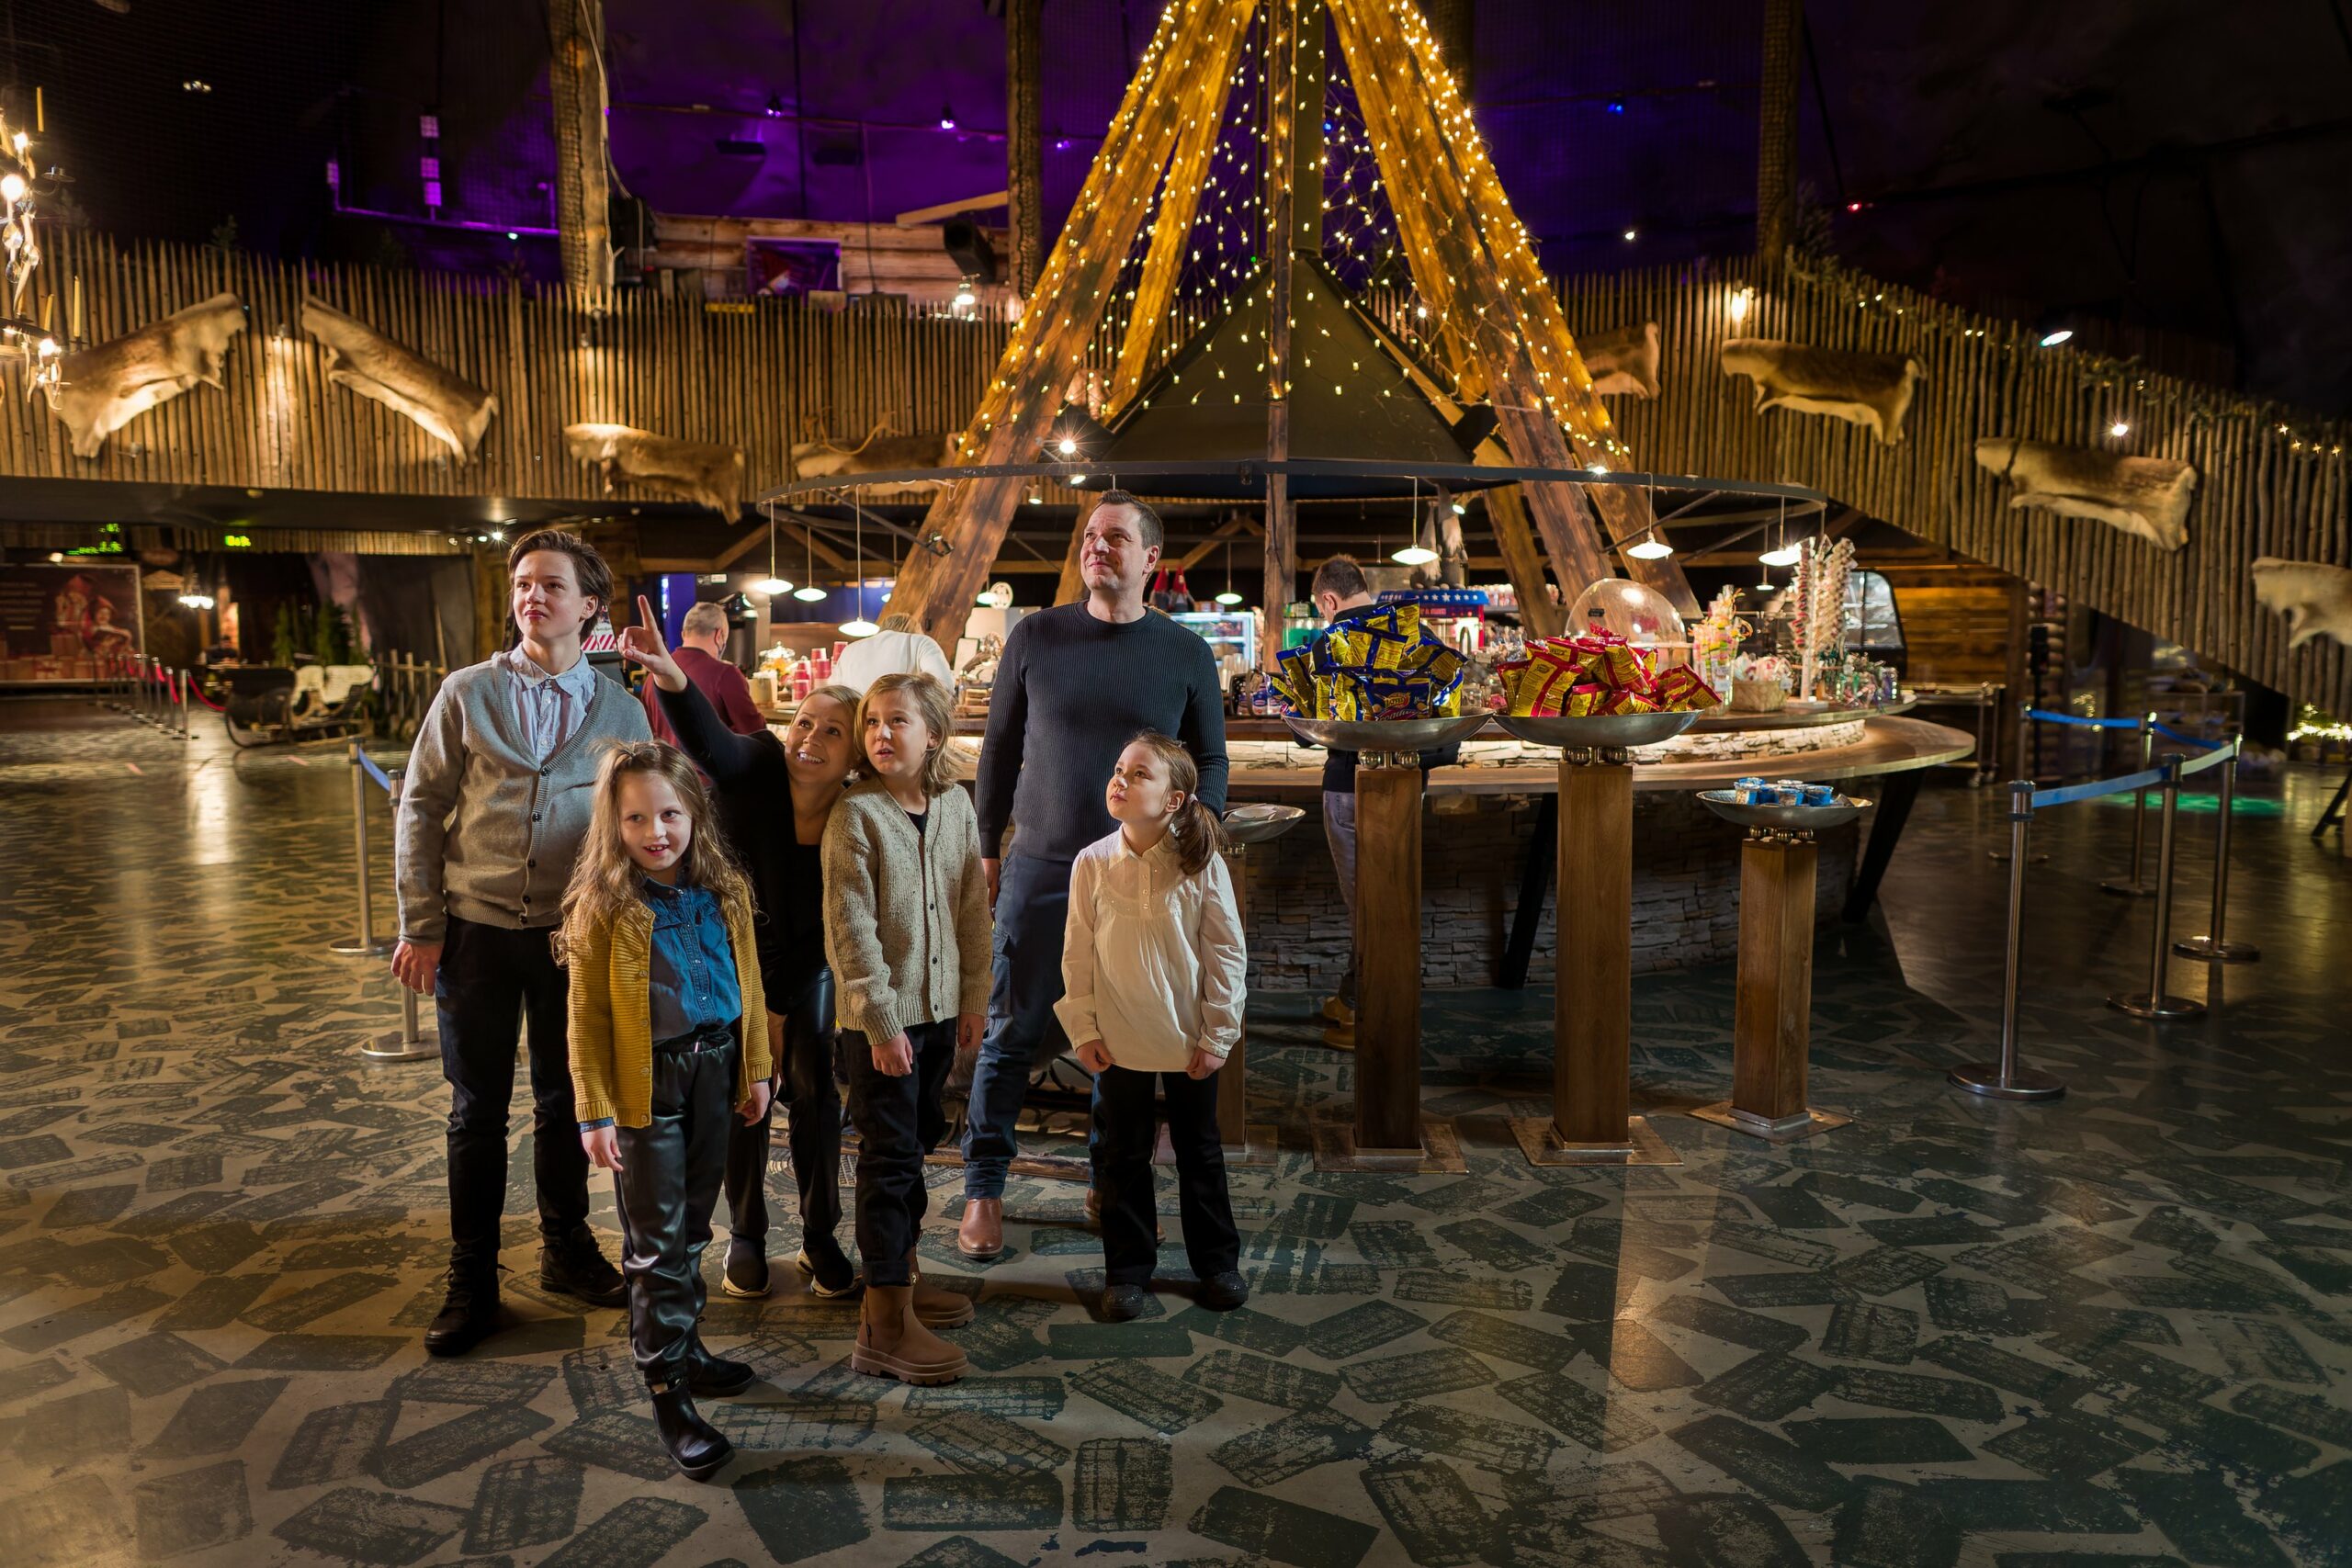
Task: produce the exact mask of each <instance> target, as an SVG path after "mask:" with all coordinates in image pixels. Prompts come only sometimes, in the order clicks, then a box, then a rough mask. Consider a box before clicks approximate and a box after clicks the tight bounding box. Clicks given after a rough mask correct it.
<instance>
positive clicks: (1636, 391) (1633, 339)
mask: <svg viewBox="0 0 2352 1568" xmlns="http://www.w3.org/2000/svg"><path fill="white" fill-rule="evenodd" d="M1577 356H1578V357H1579V358H1581V359H1582V360H1583V361H1584V368H1585V373H1586V374H1587V375H1589V376H1590V377H1591V378H1592V389H1593V390H1594V391H1595V392H1597V393H1599V394H1600V396H1602V397H1604V398H1655V397H1657V322H1656V321H1644V322H1642V323H1641V324H1640V325H1639V326H1633V327H1617V328H1614V329H1612V330H1611V331H1609V332H1605V333H1591V334H1590V335H1589V336H1586V337H1580V338H1578V339H1577Z"/></svg>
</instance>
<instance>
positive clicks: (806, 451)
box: [792, 431, 956, 490]
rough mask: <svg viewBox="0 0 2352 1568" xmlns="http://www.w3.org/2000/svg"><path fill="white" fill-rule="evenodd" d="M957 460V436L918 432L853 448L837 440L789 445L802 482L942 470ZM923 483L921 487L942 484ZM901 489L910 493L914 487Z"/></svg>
mask: <svg viewBox="0 0 2352 1568" xmlns="http://www.w3.org/2000/svg"><path fill="white" fill-rule="evenodd" d="M955 461H956V437H955V436H954V435H952V434H936V433H933V432H928V431H925V432H920V433H918V434H913V435H869V436H867V437H866V438H865V441H864V442H863V443H861V444H860V445H858V446H842V444H841V443H839V442H837V441H797V442H795V443H793V446H792V472H793V474H794V476H795V477H796V478H798V479H828V478H831V477H832V476H833V475H836V474H840V475H853V474H888V473H899V472H902V471H903V470H905V469H908V468H949V467H952V466H953V465H954V463H955ZM944 482H945V481H944V480H938V481H933V480H924V481H922V485H923V486H930V485H933V484H935V483H944ZM903 488H906V489H909V490H913V489H916V488H919V487H918V486H916V485H908V486H905V487H903Z"/></svg>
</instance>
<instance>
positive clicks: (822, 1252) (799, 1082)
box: [621, 600, 858, 1297]
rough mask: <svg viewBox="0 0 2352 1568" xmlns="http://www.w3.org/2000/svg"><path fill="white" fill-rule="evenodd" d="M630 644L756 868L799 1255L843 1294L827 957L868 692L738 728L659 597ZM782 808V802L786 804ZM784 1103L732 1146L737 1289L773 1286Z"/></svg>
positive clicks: (730, 1277) (730, 1192) (818, 1280)
mask: <svg viewBox="0 0 2352 1568" xmlns="http://www.w3.org/2000/svg"><path fill="white" fill-rule="evenodd" d="M621 651H622V653H623V654H625V655H626V656H627V657H628V658H629V659H631V660H635V661H636V662H637V663H639V664H641V665H643V666H644V667H645V671H646V673H647V675H648V676H649V677H650V679H649V680H648V682H647V689H648V690H649V691H651V692H654V693H656V694H657V697H656V700H657V701H658V702H659V703H660V704H661V707H662V716H664V717H665V718H666V719H668V721H669V723H670V727H671V728H672V729H673V731H674V732H675V733H676V735H677V737H678V747H679V750H683V751H684V752H685V754H686V755H687V756H689V757H691V758H693V759H694V761H695V765H696V766H697V767H699V768H701V769H702V770H703V772H704V773H707V774H708V775H709V776H710V781H711V789H712V792H713V794H715V795H717V797H718V818H719V824H720V826H721V828H722V829H723V830H724V831H725V833H726V835H727V840H728V842H729V844H731V845H732V846H733V847H734V850H735V854H736V857H737V858H738V859H739V860H740V861H741V862H742V864H743V867H744V869H745V871H746V872H748V873H749V874H750V876H751V879H752V902H753V903H754V904H755V905H756V906H757V907H758V909H759V913H760V919H759V922H758V926H757V933H758V947H759V960H760V981H761V985H762V987H763V989H764V990H765V992H766V994H767V1012H768V1017H767V1027H768V1040H769V1044H770V1055H771V1056H772V1058H773V1059H774V1060H775V1063H776V1065H777V1070H778V1072H779V1074H780V1075H781V1078H782V1089H781V1090H780V1091H779V1093H778V1094H777V1096H776V1098H777V1100H780V1101H781V1102H782V1103H783V1104H784V1105H785V1107H786V1111H787V1112H788V1114H789V1115H790V1117H791V1122H790V1132H789V1136H790V1139H791V1145H792V1171H793V1176H794V1179H796V1180H797V1183H798V1185H799V1190H800V1234H801V1242H800V1256H799V1257H798V1258H797V1259H796V1262H797V1264H798V1266H799V1268H800V1270H801V1272H803V1273H804V1274H806V1275H808V1276H809V1290H810V1291H811V1292H814V1293H815V1294H817V1295H820V1296H825V1297H837V1296H845V1295H847V1294H849V1293H850V1292H852V1291H854V1290H855V1289H856V1288H857V1269H856V1267H855V1266H854V1264H852V1263H851V1261H850V1258H849V1254H848V1253H846V1252H845V1251H843V1250H842V1245H841V1243H840V1241H839V1240H838V1239H836V1237H835V1235H834V1234H833V1233H834V1232H835V1231H836V1230H838V1229H839V1228H840V1225H841V1219H842V1201H841V1186H840V1181H841V1178H840V1169H841V1156H842V1106H841V1091H840V1089H838V1088H837V1087H836V1085H835V1083H834V1079H833V1051H834V1028H833V976H832V971H831V969H829V968H828V967H827V966H826V964H825V926H824V900H825V886H824V873H823V870H822V868H821V866H820V862H819V845H820V843H821V842H822V840H823V839H824V836H825V819H826V818H828V817H829V816H830V815H831V813H832V809H833V803H834V802H835V801H836V800H838V799H840V798H841V795H842V788H843V786H844V785H845V784H847V783H848V781H849V778H850V774H851V771H852V770H853V769H854V767H855V766H856V764H857V758H858V744H857V737H856V734H855V731H854V718H855V716H856V713H857V694H856V693H854V692H851V691H848V690H845V689H844V688H842V687H838V686H820V687H818V688H817V689H816V690H815V691H813V692H811V693H809V695H808V696H807V697H806V698H805V699H803V701H802V702H801V704H800V708H799V711H798V712H797V713H796V714H794V715H793V718H792V723H791V725H790V726H789V727H788V728H787V729H786V734H785V737H784V738H783V739H778V738H777V737H776V735H775V732H774V731H772V730H770V729H768V728H766V727H764V726H763V727H762V728H761V729H760V730H759V732H758V733H757V734H752V735H738V734H736V733H735V732H734V731H733V730H732V729H730V728H729V727H728V724H727V722H726V721H725V720H724V719H723V718H722V717H721V716H720V714H719V711H718V709H717V708H716V707H714V706H713V705H712V704H711V701H710V699H709V697H708V696H707V695H706V694H704V692H703V690H702V688H701V687H700V686H699V685H698V684H697V683H696V682H695V681H693V680H692V679H691V678H690V677H689V675H688V674H687V671H685V669H684V665H683V661H682V660H679V659H677V658H675V657H673V655H672V654H671V653H670V651H669V649H666V648H665V647H663V646H662V634H661V632H660V631H659V630H658V629H656V623H655V621H654V619H653V615H652V610H651V606H650V605H649V604H646V603H645V602H644V601H643V600H639V602H638V624H637V625H636V626H631V627H629V628H628V630H626V631H624V632H623V633H621ZM778 807H782V809H778ZM774 1115H775V1112H774V1110H773V1109H771V1110H770V1111H769V1114H768V1115H767V1116H763V1117H762V1118H761V1119H760V1120H759V1121H758V1122H752V1123H750V1124H747V1125H740V1126H738V1127H736V1128H735V1129H734V1134H733V1138H732V1140H731V1142H730V1143H729V1145H728V1150H727V1179H726V1192H727V1213H728V1228H729V1232H730V1235H729V1241H728V1244H727V1267H726V1271H725V1272H724V1274H723V1275H722V1276H721V1277H720V1280H719V1285H720V1288H721V1289H723V1290H724V1291H726V1292H727V1293H728V1294H729V1295H731V1296H764V1295H766V1294H767V1293H768V1262H767V1232H768V1213H767V1196H766V1178H767V1168H768V1145H769V1138H770V1128H771V1122H772V1120H773V1117H774Z"/></svg>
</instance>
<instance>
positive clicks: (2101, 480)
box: [1976, 435, 2197, 550]
mask: <svg viewBox="0 0 2352 1568" xmlns="http://www.w3.org/2000/svg"><path fill="white" fill-rule="evenodd" d="M1976 461H1977V463H1978V465H1979V466H1981V467H1983V468H1990V469H1991V470H1992V471H1993V472H1995V473H1996V474H1999V475H2000V476H2001V477H2002V478H2004V479H2013V480H2015V481H2016V483H2017V487H2018V492H2017V494H2016V495H2014V496H2012V497H2010V498H2009V505H2010V507H2011V508H2012V509H2015V508H2018V507H2022V506H2039V507H2041V508H2044V509H2045V510H2047V511H2051V512H2055V513H2058V514H2059V515H2061V516H2063V517H2087V518H2089V519H2090V520H2091V521H2092V522H2094V523H2106V524H2109V525H2112V526H2114V527H2118V528H2120V529H2122V530H2123V531H2124V532H2125V533H2127V534H2129V535H2131V536H2132V537H2133V538H2136V539H2144V540H2146V541H2147V542H2148V543H2149V544H2152V545H2154V546H2155V547H2157V548H2158V549H2163V550H2177V549H2179V548H2180V547H2182V546H2184V545H2186V544H2188V507H2189V502H2191V501H2193V500H2194V499H2195V492H2196V490H2197V470H2196V469H2195V468H2190V467H2189V466H2188V464H2187V463H2182V462H2176V461H2175V460H2174V459H2172V458H2170V457H2124V456H2122V455H2121V454H2120V453H2115V452H2100V451H2096V450H2094V449H2092V448H2090V447H2086V446H2054V445H2052V444H2051V443H2049V442H2046V441H2019V440H2017V439H2016V438H2014V437H2012V436H2006V435H2003V436H1987V437H1985V439H1983V440H1981V441H1979V442H1977V444H1976Z"/></svg>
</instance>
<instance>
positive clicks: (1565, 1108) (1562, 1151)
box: [1511, 751, 1682, 1165]
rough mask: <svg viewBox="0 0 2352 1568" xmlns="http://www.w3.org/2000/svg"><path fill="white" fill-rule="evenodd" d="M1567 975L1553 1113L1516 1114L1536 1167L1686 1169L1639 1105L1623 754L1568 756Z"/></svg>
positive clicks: (1563, 768) (1630, 847) (1564, 841)
mask: <svg viewBox="0 0 2352 1568" xmlns="http://www.w3.org/2000/svg"><path fill="white" fill-rule="evenodd" d="M1555 898H1556V900H1557V907H1558V911H1559V920H1558V926H1557V936H1558V944H1559V950H1558V958H1557V965H1558V975H1557V977H1556V978H1555V981H1554V982H1553V998H1554V1000H1553V1012H1552V1030H1553V1040H1552V1050H1553V1065H1552V1116H1551V1120H1550V1121H1548V1122H1545V1121H1539V1120H1536V1119H1534V1118H1532V1117H1529V1118H1515V1119H1514V1120H1513V1122H1512V1124H1511V1125H1512V1131H1513V1132H1514V1133H1515V1134H1517V1135H1518V1138H1519V1143H1520V1147H1521V1150H1522V1151H1523V1152H1524V1153H1525V1154H1526V1156H1527V1157H1528V1158H1529V1159H1530V1160H1531V1161H1532V1162H1533V1163H1535V1164H1537V1165H1679V1164H1681V1163H1682V1161H1681V1158H1680V1156H1677V1155H1676V1154H1675V1153H1674V1151H1673V1150H1671V1149H1669V1148H1668V1147H1667V1146H1666V1145H1665V1144H1664V1143H1663V1142H1662V1141H1660V1140H1659V1138H1658V1136H1657V1134H1655V1133H1653V1132H1651V1131H1650V1127H1649V1123H1648V1122H1647V1121H1645V1119H1643V1118H1642V1117H1639V1116H1635V1115H1634V1114H1633V1113H1632V1111H1633V1095H1632V1078H1633V1036H1634V770H1633V767H1632V765H1631V764H1630V762H1629V761H1625V760H1623V754H1622V753H1620V754H1617V755H1616V756H1615V757H1613V758H1612V757H1611V756H1610V755H1609V754H1607V753H1602V754H1600V755H1599V756H1596V754H1594V753H1592V752H1578V751H1564V752H1563V753H1561V757H1560V864H1559V886H1558V889H1557V892H1556V894H1555Z"/></svg>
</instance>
